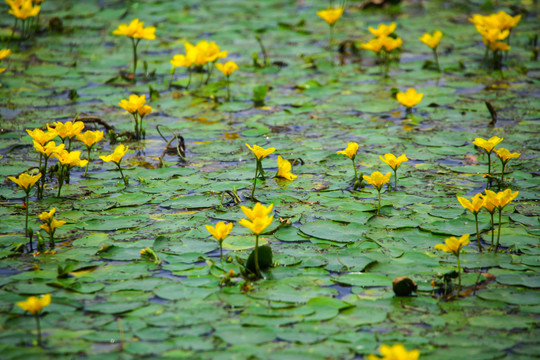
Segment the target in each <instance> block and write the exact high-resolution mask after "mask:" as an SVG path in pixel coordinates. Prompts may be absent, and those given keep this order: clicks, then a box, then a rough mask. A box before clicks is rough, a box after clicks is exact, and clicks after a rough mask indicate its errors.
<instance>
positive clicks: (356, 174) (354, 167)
mask: <svg viewBox="0 0 540 360" xmlns="http://www.w3.org/2000/svg"><path fill="white" fill-rule="evenodd" d="M351 160H352V167H353V169H354V183H355V184H356V182H357V181H358V171H357V170H356V164H355V163H354V157H353V158H352V159H351Z"/></svg>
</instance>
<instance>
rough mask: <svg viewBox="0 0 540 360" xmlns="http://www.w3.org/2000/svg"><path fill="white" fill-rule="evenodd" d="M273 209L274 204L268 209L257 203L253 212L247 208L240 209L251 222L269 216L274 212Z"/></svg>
mask: <svg viewBox="0 0 540 360" xmlns="http://www.w3.org/2000/svg"><path fill="white" fill-rule="evenodd" d="M273 207H274V204H270V205H269V206H268V207H266V206H264V205H263V204H261V203H257V204H255V206H254V207H253V210H252V209H250V208H248V207H246V206H241V207H240V208H241V209H242V212H243V213H244V214H245V215H246V216H247V217H248V218H249V220H252V221H253V220H254V219H256V218H258V217H265V216H268V215H269V214H270V212H271V211H272V208H273Z"/></svg>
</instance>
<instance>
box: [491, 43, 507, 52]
mask: <svg viewBox="0 0 540 360" xmlns="http://www.w3.org/2000/svg"><path fill="white" fill-rule="evenodd" d="M486 45H488V46H489V48H490V49H491V50H492V51H508V50H510V45H508V44H507V43H505V42H502V41H494V42H490V43H489V44H486Z"/></svg>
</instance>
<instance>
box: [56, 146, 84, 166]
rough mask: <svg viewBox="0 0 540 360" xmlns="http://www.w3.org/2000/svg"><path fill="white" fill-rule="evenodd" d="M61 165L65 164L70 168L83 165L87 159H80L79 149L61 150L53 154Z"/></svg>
mask: <svg viewBox="0 0 540 360" xmlns="http://www.w3.org/2000/svg"><path fill="white" fill-rule="evenodd" d="M54 156H55V157H56V158H57V159H58V161H60V163H61V164H62V165H67V166H69V167H70V168H72V167H75V166H80V167H85V166H86V164H88V160H81V152H80V151H67V150H61V151H60V152H59V153H56V154H55V155H54Z"/></svg>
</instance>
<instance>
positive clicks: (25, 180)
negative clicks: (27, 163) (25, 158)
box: [8, 173, 41, 193]
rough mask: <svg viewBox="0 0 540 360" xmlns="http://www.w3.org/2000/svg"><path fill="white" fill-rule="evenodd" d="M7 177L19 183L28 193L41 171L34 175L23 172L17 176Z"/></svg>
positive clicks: (39, 177) (39, 176)
mask: <svg viewBox="0 0 540 360" xmlns="http://www.w3.org/2000/svg"><path fill="white" fill-rule="evenodd" d="M8 179H9V180H11V181H13V182H14V183H15V184H17V185H19V186H20V187H21V189H23V190H24V191H25V192H27V193H28V192H30V190H31V189H32V187H33V186H34V185H35V184H36V183H37V182H38V180H39V179H41V173H39V174H37V175H34V176H32V175H28V174H26V173H23V174H21V175H19V177H18V178H16V177H14V176H9V177H8Z"/></svg>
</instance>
